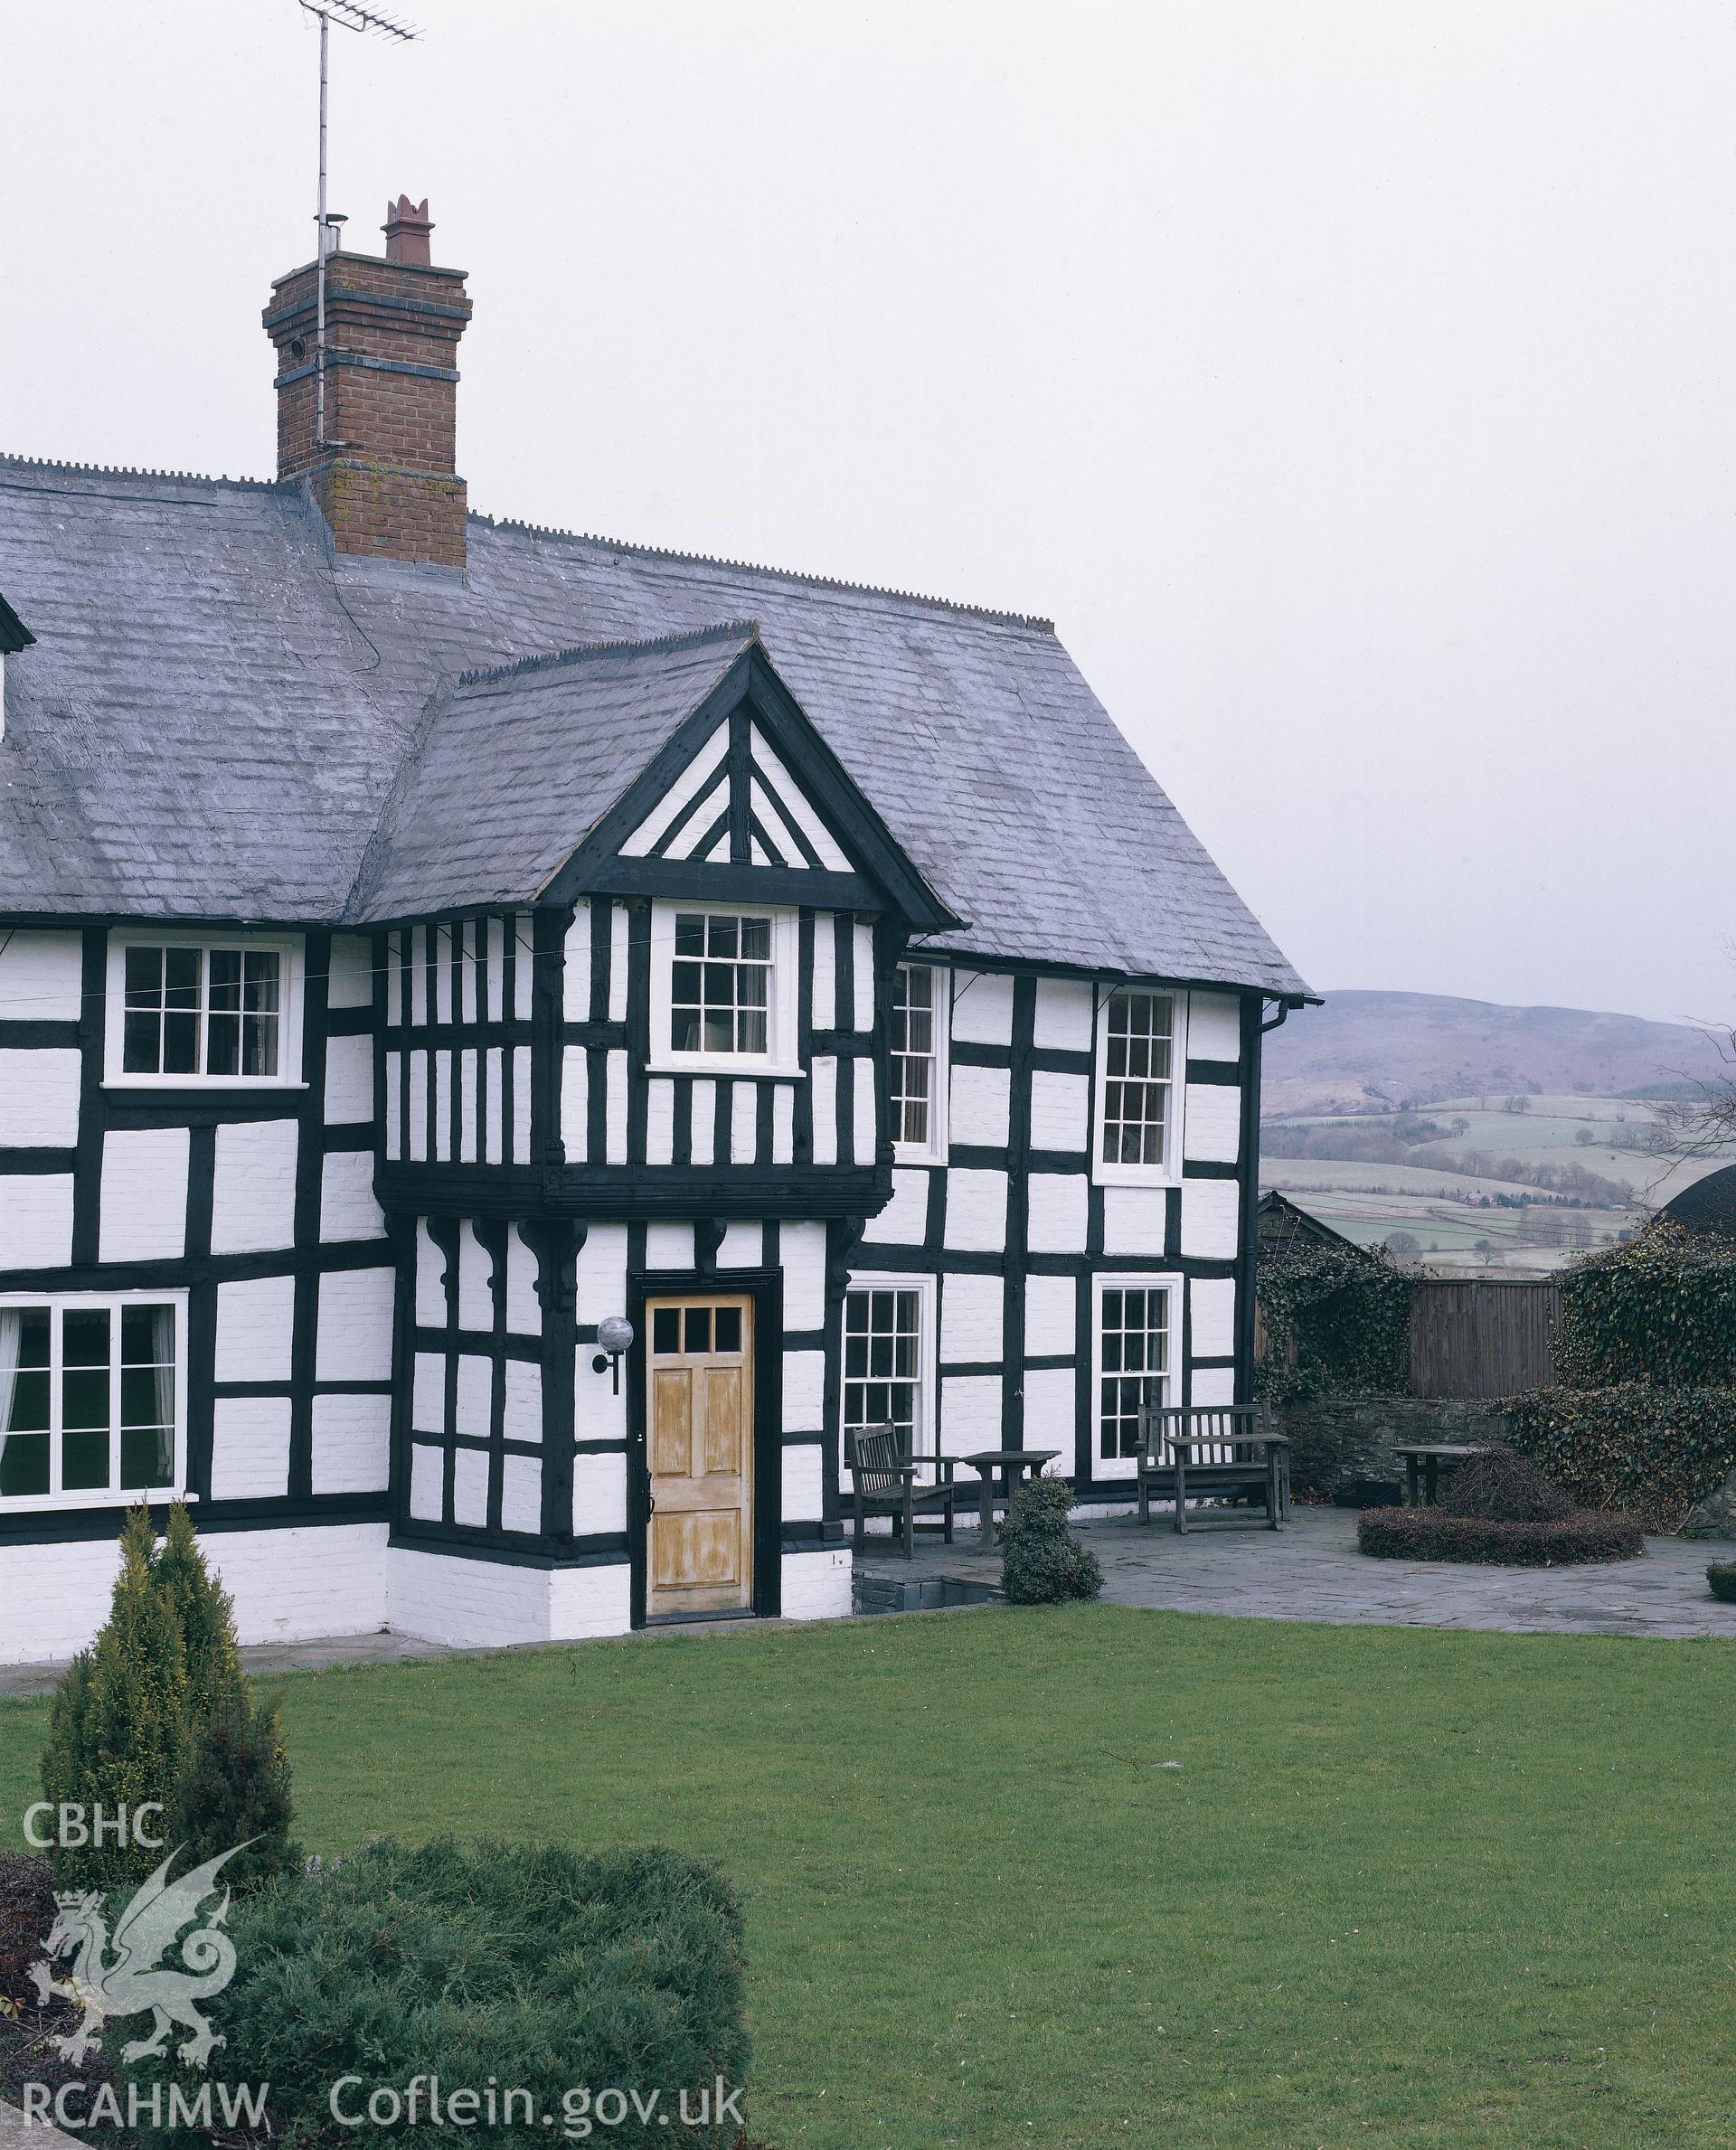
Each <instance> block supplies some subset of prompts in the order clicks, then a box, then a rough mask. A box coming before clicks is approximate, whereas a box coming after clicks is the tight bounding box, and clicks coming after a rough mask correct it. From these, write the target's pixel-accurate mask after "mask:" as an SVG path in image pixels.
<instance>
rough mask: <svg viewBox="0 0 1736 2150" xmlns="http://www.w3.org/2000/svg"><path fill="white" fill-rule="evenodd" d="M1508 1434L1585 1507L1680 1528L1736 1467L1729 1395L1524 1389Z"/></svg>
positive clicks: (1733, 1400)
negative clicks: (1697, 1504)
mask: <svg viewBox="0 0 1736 2150" xmlns="http://www.w3.org/2000/svg"><path fill="white" fill-rule="evenodd" d="M1506 1409H1507V1424H1508V1430H1509V1437H1510V1438H1511V1439H1512V1441H1513V1444H1514V1447H1517V1448H1522V1449H1524V1452H1525V1454H1526V1455H1527V1456H1529V1457H1532V1458H1533V1460H1534V1461H1535V1462H1536V1463H1538V1464H1539V1465H1541V1466H1542V1467H1543V1469H1544V1470H1545V1471H1546V1472H1547V1473H1548V1474H1549V1476H1551V1477H1552V1479H1554V1481H1555V1482H1556V1484H1557V1485H1561V1486H1562V1487H1563V1488H1565V1490H1566V1491H1567V1492H1568V1493H1570V1494H1571V1495H1572V1497H1573V1499H1574V1500H1575V1501H1576V1502H1577V1503H1578V1504H1580V1506H1581V1507H1584V1508H1623V1509H1627V1510H1629V1511H1630V1512H1631V1513H1634V1514H1637V1515H1639V1516H1642V1517H1644V1518H1645V1519H1646V1521H1647V1522H1651V1523H1678V1522H1679V1521H1680V1520H1681V1518H1682V1516H1683V1515H1684V1513H1686V1511H1687V1510H1688V1509H1690V1508H1692V1507H1693V1506H1694V1503H1695V1502H1696V1501H1701V1500H1704V1499H1705V1498H1706V1496H1707V1495H1710V1494H1712V1493H1715V1492H1716V1491H1717V1489H1718V1487H1719V1486H1720V1485H1722V1484H1723V1482H1724V1479H1725V1477H1726V1476H1728V1474H1729V1473H1730V1471H1731V1469H1732V1468H1736V1389H1661V1388H1654V1387H1653V1386H1652V1385H1651V1383H1650V1382H1648V1381H1622V1382H1619V1383H1618V1384H1617V1385H1616V1386H1615V1387H1612V1388H1607V1389H1530V1390H1527V1391H1525V1393H1524V1395H1521V1396H1514V1397H1511V1398H1509V1400H1508V1401H1507V1406H1506Z"/></svg>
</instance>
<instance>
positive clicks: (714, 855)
mask: <svg viewBox="0 0 1736 2150" xmlns="http://www.w3.org/2000/svg"><path fill="white" fill-rule="evenodd" d="M705 856H706V859H707V861H708V862H709V863H711V864H712V865H713V866H727V865H728V864H729V863H730V839H729V836H728V835H727V834H726V835H722V836H720V837H719V838H718V840H717V842H716V843H715V844H712V848H711V849H710V850H709V851H708V852H707V853H705Z"/></svg>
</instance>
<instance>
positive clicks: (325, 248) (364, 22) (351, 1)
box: [300, 0, 421, 448]
mask: <svg viewBox="0 0 1736 2150" xmlns="http://www.w3.org/2000/svg"><path fill="white" fill-rule="evenodd" d="M300 4H301V5H302V6H303V7H305V8H306V9H307V13H308V14H310V15H317V16H318V17H319V206H318V208H317V210H316V212H315V213H314V227H315V232H316V237H317V239H318V241H319V246H318V251H317V252H316V256H315V267H314V282H315V286H316V290H317V294H318V297H317V308H318V321H317V325H316V328H315V332H314V445H315V447H316V448H324V447H325V257H326V255H327V254H335V252H336V251H337V248H338V244H339V241H340V240H342V238H343V236H344V224H345V223H346V222H348V219H347V218H344V217H342V216H339V215H337V214H336V213H335V212H330V213H328V212H327V211H326V207H325V86H326V80H327V74H328V66H327V62H328V58H329V47H330V44H331V32H332V24H334V23H335V24H337V26H338V28H339V29H340V30H354V32H355V33H356V34H357V35H358V36H364V35H365V34H366V33H368V32H369V31H373V33H374V34H375V36H377V37H387V38H394V39H396V40H397V41H398V42H400V43H401V44H408V43H409V42H410V40H411V38H413V37H420V35H421V32H420V30H418V29H417V28H416V26H415V24H413V23H404V22H400V21H399V19H398V18H397V17H396V16H395V15H389V14H382V13H381V11H380V10H379V9H378V8H374V7H363V6H362V5H360V4H359V0H300Z"/></svg>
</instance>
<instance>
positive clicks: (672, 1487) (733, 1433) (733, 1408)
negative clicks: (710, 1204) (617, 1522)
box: [645, 1294, 753, 1619]
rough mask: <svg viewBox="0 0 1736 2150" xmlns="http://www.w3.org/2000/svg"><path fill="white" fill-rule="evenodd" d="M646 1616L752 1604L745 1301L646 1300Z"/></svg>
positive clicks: (749, 1332) (749, 1346)
mask: <svg viewBox="0 0 1736 2150" xmlns="http://www.w3.org/2000/svg"><path fill="white" fill-rule="evenodd" d="M645 1315H646V1329H647V1331H648V1334H649V1337H650V1350H649V1353H648V1358H647V1368H646V1376H647V1378H646V1418H647V1420H648V1423H647V1425H646V1442H645V1449H646V1469H647V1471H648V1472H649V1474H650V1479H651V1513H650V1518H649V1523H648V1526H647V1530H646V1605H645V1609H646V1617H648V1618H650V1619H656V1618H658V1617H665V1618H666V1617H668V1616H669V1615H670V1614H672V1613H675V1614H692V1615H693V1616H695V1617H698V1616H703V1614H706V1613H718V1612H748V1611H750V1610H751V1609H752V1606H753V1301H752V1300H751V1299H750V1298H745V1297H735V1296H732V1295H729V1294H707V1295H706V1296H705V1297H693V1298H690V1297H681V1298H656V1299H647V1300H646V1307H645Z"/></svg>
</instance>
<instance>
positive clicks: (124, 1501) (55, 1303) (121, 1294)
mask: <svg viewBox="0 0 1736 2150" xmlns="http://www.w3.org/2000/svg"><path fill="white" fill-rule="evenodd" d="M99 1306H109V1307H113V1308H115V1309H116V1310H117V1311H118V1310H119V1309H120V1308H121V1307H124V1306H172V1307H173V1308H174V1309H175V1466H174V1470H173V1472H172V1474H171V1476H170V1481H169V1483H168V1485H148V1486H133V1487H132V1488H130V1489H129V1490H126V1491H123V1490H122V1489H121V1488H120V1487H118V1486H113V1485H110V1486H106V1487H104V1486H93V1487H89V1488H84V1487H75V1488H74V1489H73V1490H72V1491H71V1492H70V1493H24V1494H7V1495H0V1516H4V1515H31V1514H36V1513H49V1512H55V1511H59V1510H62V1509H71V1508H131V1507H135V1506H137V1504H138V1503H139V1502H140V1501H151V1502H163V1501H179V1500H188V1499H191V1498H192V1497H193V1496H192V1495H189V1494H188V1492H187V1490H186V1485H187V1295H186V1293H185V1292H184V1291H60V1292H24V1291H13V1292H0V1308H8V1309H10V1308H12V1307H24V1308H28V1309H30V1310H32V1311H37V1310H40V1309H42V1308H43V1307H47V1308H48V1309H49V1310H50V1311H51V1312H55V1311H71V1312H75V1313H76V1312H82V1311H83V1310H85V1309H86V1308H95V1307H99ZM56 1330H57V1331H58V1324H57V1325H56ZM49 1364H50V1373H49V1393H50V1397H51V1399H52V1401H51V1404H50V1412H49V1415H50V1418H51V1419H53V1418H54V1417H56V1416H58V1413H59V1409H60V1405H59V1398H58V1394H57V1390H58V1383H59V1374H60V1353H59V1351H58V1349H56V1348H54V1347H53V1346H51V1348H50V1356H49ZM115 1430H116V1429H114V1428H112V1427H111V1428H110V1429H109V1433H110V1438H113V1436H114V1433H115ZM49 1453H50V1454H51V1456H52V1454H53V1453H54V1447H53V1439H52V1438H51V1441H50V1448H49Z"/></svg>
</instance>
